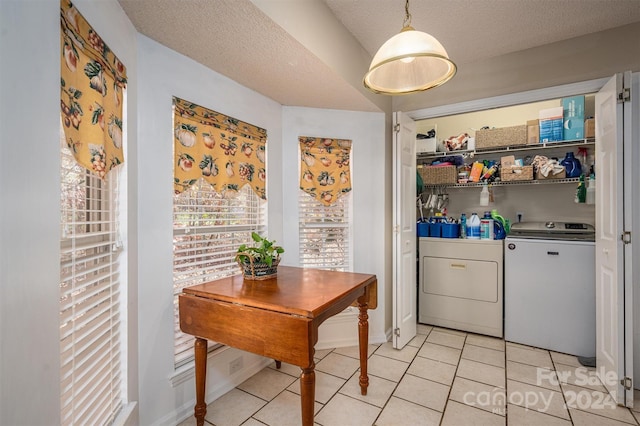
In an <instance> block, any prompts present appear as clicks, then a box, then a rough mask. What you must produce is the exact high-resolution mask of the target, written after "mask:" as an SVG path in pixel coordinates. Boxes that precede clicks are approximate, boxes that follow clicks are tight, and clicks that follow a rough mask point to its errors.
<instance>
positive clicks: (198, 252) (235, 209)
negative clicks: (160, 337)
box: [173, 179, 266, 367]
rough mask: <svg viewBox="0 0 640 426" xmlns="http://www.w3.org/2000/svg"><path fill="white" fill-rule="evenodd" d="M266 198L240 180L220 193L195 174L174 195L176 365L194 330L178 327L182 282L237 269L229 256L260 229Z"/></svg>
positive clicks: (187, 356)
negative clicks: (230, 191) (231, 190)
mask: <svg viewBox="0 0 640 426" xmlns="http://www.w3.org/2000/svg"><path fill="white" fill-rule="evenodd" d="M265 207H266V202H265V201H263V200H261V199H260V198H259V197H258V196H257V195H256V193H255V192H254V191H253V190H252V189H251V188H250V187H249V186H248V185H245V186H244V187H243V188H242V189H240V191H239V194H238V196H237V197H235V198H225V197H224V196H223V195H221V194H219V193H217V192H215V191H214V190H213V188H212V187H211V185H210V184H209V183H207V182H205V181H204V180H202V179H200V180H198V181H197V182H196V183H195V184H194V185H193V186H191V187H190V188H188V189H186V190H185V191H184V192H182V193H180V194H178V195H174V199H173V292H174V318H175V321H174V328H175V366H176V367H179V366H181V365H183V364H185V363H187V362H188V361H190V360H192V359H193V340H194V338H193V336H190V335H188V334H184V333H182V332H181V331H180V322H179V316H178V295H179V294H180V293H181V292H182V289H183V288H184V287H187V286H191V285H195V284H200V283H203V282H207V281H211V280H214V279H217V278H222V277H226V276H230V275H233V274H236V273H238V271H239V268H238V265H237V263H236V262H235V260H234V257H235V253H236V250H237V248H238V246H240V245H241V244H248V243H251V242H252V241H253V240H252V239H251V233H252V232H257V233H259V234H264V232H265V230H266V226H265Z"/></svg>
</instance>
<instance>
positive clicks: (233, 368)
mask: <svg viewBox="0 0 640 426" xmlns="http://www.w3.org/2000/svg"><path fill="white" fill-rule="evenodd" d="M243 364H244V363H243V360H242V357H241V356H240V357H238V358H236V359H234V360H233V361H231V362H230V363H229V374H235V373H237V372H238V371H240V370H242V367H243Z"/></svg>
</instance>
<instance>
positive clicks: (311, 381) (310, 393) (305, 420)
mask: <svg viewBox="0 0 640 426" xmlns="http://www.w3.org/2000/svg"><path fill="white" fill-rule="evenodd" d="M315 399H316V372H315V363H314V362H313V361H312V362H311V365H310V366H309V367H307V368H303V369H302V375H300V403H301V405H302V425H303V426H312V425H313V406H314V403H315V402H314V401H315Z"/></svg>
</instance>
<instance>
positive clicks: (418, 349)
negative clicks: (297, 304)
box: [181, 325, 640, 426]
mask: <svg viewBox="0 0 640 426" xmlns="http://www.w3.org/2000/svg"><path fill="white" fill-rule="evenodd" d="M315 358H316V404H315V423H316V425H320V426H358V425H363V426H368V425H379V426H388V425H398V426H413V425H442V426H449V425H455V426H458V425H483V426H484V425H510V426H511V425H544V426H547V425H549V426H552V425H567V426H568V425H581V426H582V425H585V426H587V425H589V426H590V425H593V426H607V425H611V426H625V425H636V426H637V425H639V424H640V423H639V421H640V391H635V392H636V393H635V404H634V405H635V407H636V408H634V411H632V410H629V409H627V408H622V407H619V406H616V405H615V404H614V403H613V402H612V400H611V398H610V396H609V395H608V394H606V393H605V389H604V387H603V386H602V384H601V383H600V381H599V380H598V378H597V377H596V375H595V369H593V368H589V369H587V368H585V367H582V366H581V365H580V363H579V362H578V360H577V359H576V357H574V356H570V355H566V354H561V353H557V352H551V351H547V350H543V349H538V348H533V347H528V346H523V345H519V344H515V343H510V342H505V341H504V340H502V339H496V338H492V337H488V336H481V335H477V334H472V333H464V332H460V331H455V330H449V329H444V328H438V327H431V326H425V325H418V335H417V336H416V337H415V338H414V339H413V340H412V341H411V342H410V343H409V344H408V345H407V346H406V347H405V348H403V349H402V350H400V351H398V350H395V349H393V348H392V347H391V344H390V343H385V344H383V345H369V364H368V369H369V390H368V395H366V396H362V395H360V389H359V385H358V375H359V362H358V349H357V347H350V348H338V349H333V350H320V351H316V354H315ZM299 374H300V369H299V368H298V367H295V366H291V365H287V364H284V363H283V365H282V368H281V369H280V370H277V369H276V367H275V363H273V364H272V365H271V366H269V367H267V368H265V369H264V370H262V371H261V372H259V373H258V374H256V375H254V376H253V377H251V378H250V379H248V380H246V381H245V382H244V383H242V384H240V385H239V386H238V387H236V388H235V389H233V390H232V391H230V392H228V393H227V394H225V395H223V396H222V397H221V398H219V399H217V400H216V401H214V402H213V403H211V404H210V405H209V406H208V407H207V416H206V423H205V424H211V425H216V426H235V425H244V426H264V425H269V426H287V425H292V426H293V425H295V426H298V425H300V419H301V417H300V396H299V394H300V390H299V389H300V383H299V379H298V376H299ZM194 424H195V420H194V418H193V417H191V418H189V419H187V420H185V421H184V422H183V423H182V424H181V426H190V425H194Z"/></svg>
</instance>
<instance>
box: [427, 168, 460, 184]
mask: <svg viewBox="0 0 640 426" xmlns="http://www.w3.org/2000/svg"><path fill="white" fill-rule="evenodd" d="M418 170H420V177H422V182H424V184H425V185H440V184H447V183H456V182H457V181H458V174H457V169H456V166H422V168H420V169H418Z"/></svg>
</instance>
